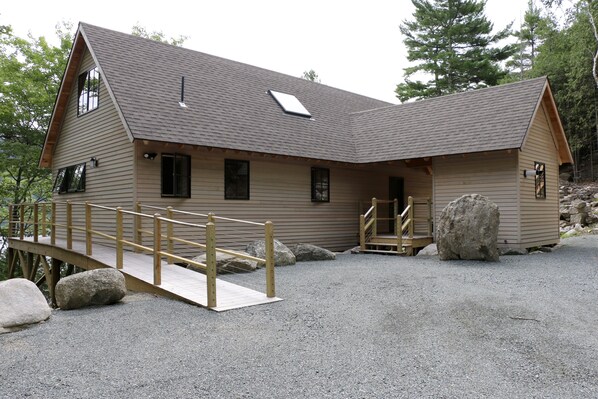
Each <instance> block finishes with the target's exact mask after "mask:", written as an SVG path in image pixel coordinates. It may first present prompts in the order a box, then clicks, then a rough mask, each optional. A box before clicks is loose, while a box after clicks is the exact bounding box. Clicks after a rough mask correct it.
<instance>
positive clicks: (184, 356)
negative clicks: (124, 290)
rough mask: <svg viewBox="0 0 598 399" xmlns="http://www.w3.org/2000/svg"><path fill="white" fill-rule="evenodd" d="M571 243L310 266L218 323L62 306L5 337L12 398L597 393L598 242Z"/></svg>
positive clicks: (132, 304)
mask: <svg viewBox="0 0 598 399" xmlns="http://www.w3.org/2000/svg"><path fill="white" fill-rule="evenodd" d="M563 243H564V246H563V247H562V248H561V249H559V250H558V251H556V252H554V253H545V254H534V255H528V256H509V257H502V258H501V261H500V262H499V263H495V264H487V263H479V262H465V261H453V262H440V261H438V260H437V259H434V258H428V259H421V258H411V259H410V258H402V257H392V256H379V255H341V256H339V257H338V259H337V260H336V261H334V262H319V263H315V262H313V263H300V264H297V265H296V266H291V267H284V268H277V270H276V271H277V275H276V278H277V294H278V295H279V296H280V297H282V298H284V299H285V300H284V301H282V302H278V303H275V304H270V305H262V306H257V307H250V308H245V309H239V310H233V311H229V312H224V313H220V314H218V313H216V312H211V311H208V310H205V309H201V308H197V307H194V306H191V305H187V304H184V303H181V302H176V301H171V300H167V299H162V298H156V297H153V296H151V295H147V294H131V295H129V296H127V298H126V299H125V301H124V303H121V304H118V305H113V306H109V307H101V308H88V309H83V310H71V311H60V310H56V311H54V312H53V313H52V317H51V319H50V320H49V321H48V322H46V323H44V324H41V325H38V326H33V327H31V328H29V329H27V330H23V331H20V332H16V333H11V334H4V335H0V397H1V398H22V397H35V398H70V397H73V398H75V397H76V398H125V397H126V398H135V397H143V398H174V397H181V398H183V397H186V398H203V397H205V398H402V397H405V398H485V397H488V398H510V399H512V398H563V397H565V398H597V397H598V275H597V274H598V236H585V237H577V238H571V239H567V240H564V241H563ZM262 273H263V270H261V271H259V272H256V273H253V274H251V275H242V276H241V275H238V276H231V277H228V279H229V280H231V281H241V282H243V283H244V284H246V285H256V286H257V285H261V284H262V281H263V279H264V276H263V274H262Z"/></svg>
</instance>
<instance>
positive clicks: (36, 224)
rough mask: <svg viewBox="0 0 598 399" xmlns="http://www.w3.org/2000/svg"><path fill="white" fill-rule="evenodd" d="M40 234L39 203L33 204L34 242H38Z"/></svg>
mask: <svg viewBox="0 0 598 399" xmlns="http://www.w3.org/2000/svg"><path fill="white" fill-rule="evenodd" d="M38 234H39V205H38V203H37V202H36V203H34V204H33V242H38V238H37V236H38Z"/></svg>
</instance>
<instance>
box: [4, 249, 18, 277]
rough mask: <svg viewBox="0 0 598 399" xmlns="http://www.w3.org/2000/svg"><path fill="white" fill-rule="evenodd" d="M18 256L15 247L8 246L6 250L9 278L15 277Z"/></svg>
mask: <svg viewBox="0 0 598 399" xmlns="http://www.w3.org/2000/svg"><path fill="white" fill-rule="evenodd" d="M16 261H17V256H15V249H14V248H11V247H8V248H7V251H6V263H7V264H8V278H13V277H14V275H15V262H16Z"/></svg>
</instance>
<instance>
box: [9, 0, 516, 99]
mask: <svg viewBox="0 0 598 399" xmlns="http://www.w3.org/2000/svg"><path fill="white" fill-rule="evenodd" d="M2 3H3V4H2V5H1V6H0V25H6V24H8V25H11V26H12V27H13V29H14V31H15V32H16V34H18V35H23V36H24V35H26V34H27V33H28V32H31V33H32V34H33V35H34V36H40V35H44V36H46V37H47V38H50V37H53V36H54V26H55V25H56V23H57V22H59V21H63V20H64V21H70V22H72V23H73V24H74V25H75V28H76V25H77V23H78V22H79V21H84V22H87V23H90V24H94V25H99V26H102V27H105V28H109V29H114V30H118V31H121V32H127V33H129V32H131V28H132V27H133V26H134V25H136V24H137V23H139V24H140V25H141V26H144V27H145V28H146V29H147V30H150V31H151V30H160V31H163V32H164V33H165V34H166V35H167V36H178V35H185V36H189V39H188V40H187V41H186V42H185V44H184V47H187V48H190V49H193V50H197V51H202V52H205V53H209V54H213V55H218V56H221V57H225V58H229V59H232V60H235V61H241V62H245V63H248V64H252V65H256V66H260V67H263V68H267V69H271V70H274V71H278V72H282V73H286V74H289V75H293V76H300V75H302V73H303V71H306V70H309V69H314V70H315V71H316V72H317V73H318V75H319V76H320V79H321V80H322V83H324V84H327V85H330V86H334V87H337V88H340V89H344V90H348V91H352V92H355V93H359V94H363V95H366V96H370V97H374V98H377V99H380V100H385V101H389V102H393V103H398V100H397V99H396V98H395V96H394V89H395V87H396V84H397V83H399V82H401V81H402V75H403V68H405V67H406V66H407V60H406V51H405V49H404V46H403V43H402V37H401V34H400V32H399V25H400V23H401V21H403V20H405V19H410V18H411V14H412V13H413V6H412V4H411V1H410V0H394V1H391V0H368V1H365V0H362V1H357V0H302V1H294V0H277V1H276V0H209V1H203V0H196V1H185V0H178V1H164V0H162V1H159V2H157V1H153V0H146V1H143V2H141V1H129V0H127V1H125V0H119V1H115V0H102V1H80V0H77V1H75V0H33V1H31V0H4V1H3V2H2ZM526 8H527V0H488V1H487V7H486V15H488V17H489V18H490V19H491V20H492V21H493V22H494V26H495V29H498V28H503V27H504V26H505V25H506V24H508V23H509V22H514V27H519V24H520V21H521V19H522V16H523V14H524V12H525V9H526Z"/></svg>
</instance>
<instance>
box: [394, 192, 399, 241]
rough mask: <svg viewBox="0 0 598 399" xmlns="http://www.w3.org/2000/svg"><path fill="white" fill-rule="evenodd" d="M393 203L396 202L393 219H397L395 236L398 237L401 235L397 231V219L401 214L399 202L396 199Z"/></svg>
mask: <svg viewBox="0 0 598 399" xmlns="http://www.w3.org/2000/svg"><path fill="white" fill-rule="evenodd" d="M393 202H394V206H395V209H394V213H393V219H395V235H396V236H398V235H399V233H397V231H398V229H399V228H398V227H397V224H396V219H397V215H398V214H399V200H398V199H396V198H395V199H394V201H393Z"/></svg>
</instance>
